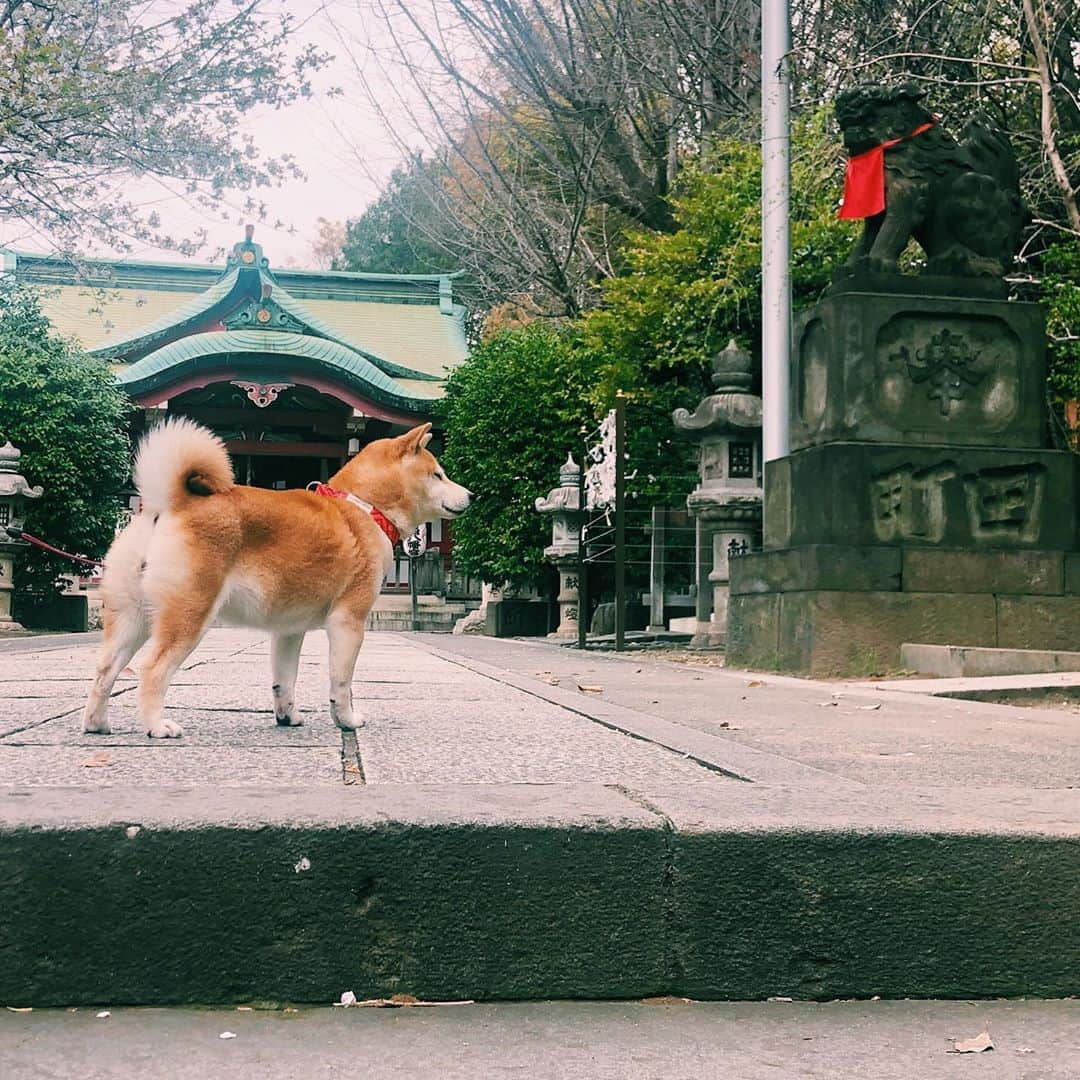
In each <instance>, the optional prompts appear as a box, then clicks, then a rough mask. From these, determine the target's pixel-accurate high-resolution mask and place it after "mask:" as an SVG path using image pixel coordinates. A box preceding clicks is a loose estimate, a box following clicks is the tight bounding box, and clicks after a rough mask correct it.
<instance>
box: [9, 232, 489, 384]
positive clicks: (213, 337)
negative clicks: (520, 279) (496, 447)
mask: <svg viewBox="0 0 1080 1080" xmlns="http://www.w3.org/2000/svg"><path fill="white" fill-rule="evenodd" d="M8 262H9V263H10V264H11V269H13V270H15V272H16V275H17V276H18V277H19V278H20V279H21V280H24V281H27V282H29V283H33V284H35V285H39V286H41V287H42V308H43V310H44V311H45V312H46V314H47V315H48V317H49V318H50V320H51V321H52V322H53V324H54V326H55V328H56V329H57V330H58V331H59V332H60V333H62V334H65V335H67V336H72V337H74V338H76V339H77V340H80V341H82V342H83V343H84V345H91V348H90V351H91V352H93V353H95V354H96V355H98V356H101V357H103V358H106V359H108V360H110V361H112V362H113V363H114V364H115V365H131V368H132V370H131V371H129V372H125V373H124V374H123V375H122V376H121V382H122V383H123V385H125V386H127V387H128V388H129V389H133V388H134V386H135V385H136V384H137V383H138V382H139V381H140V380H143V379H145V378H147V377H157V375H158V374H160V370H159V369H158V368H157V367H156V366H155V365H156V364H157V363H159V362H160V358H161V357H162V356H164V357H166V358H167V359H168V362H169V363H170V364H171V363H181V364H187V363H190V362H194V361H196V360H201V359H202V358H204V357H211V356H212V355H213V350H214V349H216V348H218V347H220V346H221V345H222V344H223V343H226V342H233V343H235V342H237V341H239V340H240V339H239V338H234V337H225V336H223V335H226V334H234V333H235V334H245V335H254V337H252V338H251V339H250V342H249V344H248V345H247V346H245V347H244V348H243V349H242V350H241V351H244V352H247V353H249V354H254V353H256V352H259V351H262V352H264V353H268V354H273V353H274V352H275V348H274V347H272V345H271V342H272V341H273V339H271V338H269V337H267V335H269V334H271V333H276V334H279V335H282V334H284V335H285V336H288V337H299V338H304V339H307V342H308V344H306V345H304V346H302V347H301V346H299V345H298V346H296V347H293V348H291V349H289V350H288V351H289V353H290V355H293V356H296V357H304V358H306V359H309V360H316V361H318V362H320V363H321V362H322V360H323V359H325V357H323V352H325V350H319V349H318V348H316V347H315V346H314V345H312V344H311V343H312V342H317V341H323V342H326V343H331V344H334V345H336V346H337V347H338V349H337V350H329V352H327V355H329V354H330V353H333V355H334V356H336V357H338V359H339V360H340V361H341V362H340V363H334V364H329V366H330V367H332V368H333V369H334V370H335V371H338V372H343V373H346V374H348V375H349V377H350V378H354V379H360V380H361V381H364V382H370V380H368V378H367V375H366V374H362V373H361V368H362V369H363V372H367V371H369V370H370V369H372V368H373V369H375V370H377V371H378V372H380V373H381V375H382V376H385V377H386V378H387V379H388V380H389V384H392V385H393V386H394V387H395V388H396V389H390V388H389V385H381V386H380V385H378V384H376V383H375V382H371V386H372V388H373V390H378V391H379V392H380V393H393V394H395V395H397V394H400V395H401V396H402V397H403V399H404V400H407V401H413V402H430V401H431V400H432V399H433V398H437V397H440V396H441V394H442V386H443V383H444V381H445V378H446V375H447V373H448V372H449V371H450V370H452V369H453V368H454V367H456V366H457V365H458V364H460V363H461V362H462V361H464V360H465V358H466V357H467V355H468V344H467V341H466V337H465V309H464V308H463V307H462V305H461V304H459V303H456V302H455V300H454V294H453V279H454V278H455V277H456V276H457V275H453V274H416V275H408V274H402V275H395V274H364V273H351V272H341V273H330V272H321V271H300V270H288V269H282V270H280V271H275V270H272V269H271V268H270V266H269V263H268V261H267V260H266V259H265V258H264V257H263V256H262V248H261V247H260V246H259V245H258V244H256V243H255V242H254V241H253V240H252V237H251V233H250V231H249V233H248V236H247V239H246V240H245V241H244V242H243V243H240V244H237V245H235V246H234V248H233V249H232V254H231V255H230V257H229V259H228V264H227V265H226V267H224V268H223V269H222V270H220V271H215V270H214V268H213V267H210V266H193V265H188V264H175V265H173V264H166V263H152V262H135V261H132V262H125V261H119V262H107V261H104V260H86V261H84V262H83V263H81V264H80V269H79V271H78V272H76V270H75V268H74V267H73V266H71V265H70V264H66V263H65V262H64V261H63V260H62V259H60V258H58V257H49V256H37V255H28V254H27V255H24V254H22V253H10V254H9V256H8ZM215 273H216V274H217V276H216V277H214V276H211V275H214V274H215ZM196 290H198V291H196ZM263 308H267V309H269V312H270V318H269V319H264V316H263V315H262V309H263ZM256 316H257V317H258V318H257V320H256ZM144 319H145V321H143V320H144ZM188 338H192V339H196V338H198V339H206V340H202V341H198V342H197V343H195V342H194V341H193V342H192V344H189V345H186V346H184V347H182V348H179V346H180V344H181V342H183V341H185V340H186V339H188ZM88 339H89V340H88ZM259 342H261V343H262V344H261V345H259V344H258V343H259ZM173 345H175V346H178V348H177V349H173V350H171V351H169V350H170V348H171V346H173ZM154 358H157V359H154ZM151 361H152V362H151ZM361 361H363V362H364V363H363V364H362V365H361V363H360V362H361ZM147 362H151V363H149V364H148V363H147ZM204 366H205V364H204ZM119 370H120V371H123V367H120V368H119ZM151 372H153V373H154V374H150V373H151Z"/></svg>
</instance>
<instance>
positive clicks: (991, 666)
mask: <svg viewBox="0 0 1080 1080" xmlns="http://www.w3.org/2000/svg"><path fill="white" fill-rule="evenodd" d="M900 662H901V665H902V666H903V667H904V668H905V669H907V670H909V671H914V672H916V673H918V674H919V675H932V676H937V677H940V678H945V679H962V678H972V677H974V678H978V677H980V676H987V675H1036V674H1043V673H1051V672H1058V671H1078V672H1080V652H1059V651H1055V650H1049V649H989V648H977V647H975V646H969V645H920V644H915V643H906V644H904V645H901V646H900Z"/></svg>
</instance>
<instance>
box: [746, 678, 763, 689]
mask: <svg viewBox="0 0 1080 1080" xmlns="http://www.w3.org/2000/svg"><path fill="white" fill-rule="evenodd" d="M746 685H747V686H749V687H750V689H751V690H757V689H758V688H759V687H761V686H764V685H765V684H764V683H763V682H762V681H761V680H760V679H754V680H753V681H751V682H748V683H747V684H746Z"/></svg>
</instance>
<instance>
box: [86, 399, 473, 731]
mask: <svg viewBox="0 0 1080 1080" xmlns="http://www.w3.org/2000/svg"><path fill="white" fill-rule="evenodd" d="M430 428H431V425H430V424H423V425H421V426H420V427H417V428H414V429H413V430H412V431H410V432H408V433H406V434H405V435H401V436H399V437H397V438H393V439H380V440H378V441H376V442H373V443H369V444H368V445H367V446H366V447H365V448H364V449H363V450H362V451H361V452H360V453H359V454H357V455H356V457H354V458H353V459H352V460H351V461H349V462H348V464H346V465H345V466H344V468H342V469H341V470H340V471H339V472H338V473H336V474H335V475H334V476H333V477H331V479H330V482H329V484H328V485H319V490H318V491H315V492H313V491H268V490H263V489H261V488H252V487H244V486H241V485H238V484H236V483H235V481H234V479H233V470H232V464H231V462H230V461H229V455H228V454H227V452H226V450H225V447H224V445H223V444H222V442H221V440H220V439H218V438H217V436H216V435H214V434H213V433H212V432H210V431H208V430H207V429H206V428H204V427H201V426H200V425H199V424H196V423H194V422H193V421H191V420H186V419H176V420H170V421H168V422H166V423H165V424H163V425H161V426H160V427H158V428H155V429H154V430H153V431H151V432H150V433H149V434H148V435H147V436H146V437H145V438H144V440H143V442H142V444H141V445H140V447H139V451H138V454H137V456H136V459H135V485H136V487H137V488H138V491H139V494H140V495H141V496H142V509H141V510H140V512H139V514H138V515H137V516H136V517H135V519H134V520H133V521H132V522H131V523H130V524H129V525H128V526H127V528H126V529H124V531H123V532H121V533H120V535H119V536H117V538H116V540H115V541H114V542H113V545H112V547H111V548H110V549H109V553H108V555H107V556H106V557H105V570H104V576H103V578H102V585H101V589H102V598H103V601H104V641H103V645H102V649H101V656H100V659H99V661H98V665H97V671H96V674H95V678H94V683H93V686H92V688H91V691H90V697H89V699H88V700H87V703H86V710H85V712H84V715H83V729H84V730H85V731H90V732H99V733H101V734H108V732H109V721H108V718H107V716H106V711H107V708H108V703H109V695H110V693H111V692H112V688H113V684H114V683H115V681H116V678H117V676H118V675H119V674H120V672H121V670H123V668H124V667H125V665H126V664H127V663H128V662H129V661H130V660H131V658H132V657H133V656H134V655H135V653H136V652H137V651H138V650H139V649H140V648H141V647H142V646H143V645H144V644H145V643H146V642H147V641H149V642H150V646H149V650H148V654H147V657H146V660H145V662H143V663H142V665H141V669H140V672H139V687H138V695H137V702H138V711H139V717H140V720H141V722H142V725H143V727H144V728H145V730H146V733H147V735H149V736H151V737H152V738H159V739H162V738H175V737H176V736H178V735H180V734H181V733H182V731H181V728H180V726H179V724H177V723H176V722H175V721H173V720H169V719H166V718H165V715H164V699H165V691H166V690H167V688H168V686H169V682H170V680H171V679H172V677H173V676H174V675H175V673H176V671H177V669H178V668H179V667H180V665H181V664H182V663H183V662H184V660H185V659H187V657H188V655H189V654H190V653H191V651H192V650H193V649H194V648H195V646H196V645H198V643H199V641H200V640H201V639H202V636H203V634H205V633H206V630H207V628H208V627H209V626H210V624H211V623H212V622H213V620H214V619H215V618H218V617H220V618H221V619H223V620H224V621H225V622H228V623H232V624H234V625H240V626H250V627H257V628H259V629H263V630H267V631H268V632H269V633H270V637H271V659H272V669H273V694H274V715H275V717H276V718H277V722H278V723H279V724H281V725H293V724H299V723H301V720H300V718H299V716H298V715H297V712H296V703H295V700H294V688H295V685H296V673H297V669H298V667H299V663H300V648H301V646H302V645H303V641H304V635H305V634H306V633H307V632H308V631H309V630H314V629H316V628H318V627H325V628H326V632H327V636H328V638H329V644H330V712H331V715H332V717H333V719H334V721H335V723H336V724H337V725H338V727H340V728H344V729H350V728H356V727H359V726H360V724H361V723H362V721H361V720H360V719H358V718H357V716H356V715H355V713H354V712H353V705H352V692H351V687H352V678H353V669H354V667H355V666H356V659H357V654H358V653H359V651H360V646H361V644H362V642H363V640H364V621H365V619H366V618H367V615H368V612H369V611H370V610H371V608H372V606H373V605H374V603H375V598H376V597H377V596H378V594H379V589H380V588H381V586H382V582H383V578H384V577H385V576H386V573H387V571H388V570H389V569H390V567H391V566H392V565H393V544H394V540H395V539H396V538H397V537H398V536H404V535H407V534H408V533H410V532H412V531H413V530H414V529H415V528H416V527H417V526H418V525H419V524H420V523H422V522H425V521H432V520H434V519H436V518H446V519H453V518H455V517H457V516H458V515H459V514H460V513H462V512H463V511H464V510H465V509H466V508H467V507H468V505H469V501H470V498H471V493H470V492H469V491H468V490H467V489H466V488H464V487H462V486H461V485H460V484H455V483H454V482H453V481H451V480H449V479H447V477H446V476H445V474H444V473H443V471H442V469H441V468H440V466H439V463H438V461H437V460H436V459H435V457H434V455H433V454H431V453H430V452H429V451H428V449H427V444H428V443H429V442H430V441H431V434H430ZM327 496H331V497H327Z"/></svg>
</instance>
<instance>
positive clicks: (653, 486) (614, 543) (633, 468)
mask: <svg viewBox="0 0 1080 1080" xmlns="http://www.w3.org/2000/svg"><path fill="white" fill-rule="evenodd" d="M635 425H642V430H644V431H649V432H655V431H657V430H659V431H664V430H665V427H670V418H669V417H668V416H667V414H666V413H664V414H658V413H657V411H656V410H655V409H652V408H650V407H647V406H642V405H639V404H636V403H635V402H633V401H631V400H629V399H628V398H626V397H625V396H623V395H619V396H618V398H617V400H616V405H615V408H614V409H612V410H611V412H610V413H609V414H608V415H607V416H606V417H605V418H604V420H603V421H602V422H601V423H600V424H599V425H598V426H597V427H596V428H594V429H592V430H590V431H586V432H584V433H583V442H584V447H583V453H584V468H583V469H582V473H581V493H580V505H581V507H582V508H583V520H582V526H581V529H580V531H579V542H578V554H579V565H580V567H581V572H580V575H579V620H578V647H579V648H585V645H586V636H587V634H588V632H589V628H590V625H591V622H592V616H593V611H594V609H595V608H596V607H597V606H598V604H597V601H598V600H599V599H600V598H601V597H602V596H604V595H606V594H609V595H611V597H612V612H611V614H612V619H611V623H612V626H611V632H612V634H613V636H614V641H615V649H616V651H622V650H623V649H624V648H625V646H626V634H627V631H628V630H640V629H650V630H654V631H655V630H659V629H661V628H664V627H666V620H667V618H668V617H669V615H674V614H675V613H676V612H682V613H683V614H685V615H686V616H692V615H693V613H694V604H695V593H696V588H695V583H696V581H697V575H696V566H697V561H698V559H699V558H700V555H701V553H699V552H698V551H697V530H696V528H695V523H694V521H693V520H692V519H691V517H690V515H689V514H688V512H687V509H686V493H687V492H688V491H689V490H690V489H691V488H692V487H693V486H694V484H695V482H696V480H697V472H696V469H695V468H694V467H693V465H692V463H691V461H690V454H689V450H687V453H686V454H683V455H680V454H679V453H673V452H671V451H670V450H668V451H667V452H664V449H665V446H670V445H671V440H668V439H661V440H659V441H657V443H656V453H655V454H653V455H652V456H650V455H648V454H646V453H644V452H642V450H641V444H642V442H643V440H641V439H636V440H635V439H632V438H628V431H630V432H633V430H634V426H635ZM634 445H636V446H637V447H638V449H637V450H633V449H632V447H633V446H634ZM601 629H602V628H601Z"/></svg>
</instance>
